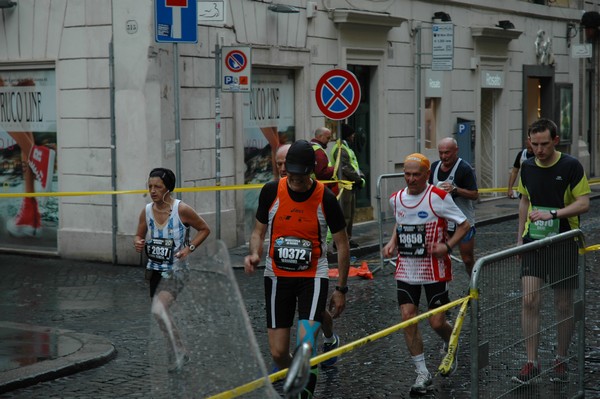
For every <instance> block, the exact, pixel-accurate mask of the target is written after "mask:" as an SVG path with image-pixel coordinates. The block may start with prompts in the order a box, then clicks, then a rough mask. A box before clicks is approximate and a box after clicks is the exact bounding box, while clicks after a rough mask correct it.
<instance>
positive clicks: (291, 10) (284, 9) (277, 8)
mask: <svg viewBox="0 0 600 399" xmlns="http://www.w3.org/2000/svg"><path fill="white" fill-rule="evenodd" d="M267 8H268V9H269V11H273V12H279V13H285V14H295V13H299V12H300V10H299V9H297V8H296V7H294V6H288V5H287V4H271V5H269V7H267Z"/></svg>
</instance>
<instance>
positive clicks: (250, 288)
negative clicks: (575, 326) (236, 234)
mask: <svg viewBox="0 0 600 399" xmlns="http://www.w3.org/2000/svg"><path fill="white" fill-rule="evenodd" d="M598 208H599V207H598V206H597V203H596V201H593V202H592V210H591V211H590V213H589V214H587V215H585V217H584V218H583V221H584V222H583V230H584V232H585V233H586V239H587V245H592V244H595V243H600V209H598ZM516 223H517V221H516V220H515V219H513V220H508V221H504V222H500V223H496V224H492V225H487V226H481V227H479V228H478V232H477V245H476V255H477V256H482V255H485V254H489V253H491V252H493V251H498V250H501V249H505V248H508V247H510V246H512V245H514V242H515V238H516ZM0 259H1V264H2V266H1V267H2V270H3V272H4V273H3V275H4V277H3V279H2V280H1V282H0V288H1V292H2V304H1V305H0V306H1V309H2V311H1V314H2V321H11V322H18V323H29V324H33V325H39V326H49V327H56V328H63V329H69V330H73V331H77V332H82V333H88V334H95V335H99V336H103V337H104V338H106V339H108V340H110V341H111V342H112V343H113V344H114V346H115V347H116V350H117V352H118V353H117V356H116V357H115V358H114V359H113V360H111V361H109V362H108V363H106V364H105V365H103V366H100V367H97V368H94V369H90V370H86V371H82V372H79V373H75V374H73V375H70V376H67V377H63V378H59V379H56V380H52V381H48V382H44V383H40V384H37V385H33V386H29V387H25V388H21V389H17V390H14V391H11V392H7V393H5V394H4V395H3V396H2V397H3V398H27V399H30V398H84V397H85V398H115V397H127V398H135V397H151V394H150V387H151V384H152V381H153V380H155V379H156V377H157V376H155V375H154V374H153V373H154V372H153V369H152V368H151V367H150V365H149V364H150V360H149V353H151V352H150V351H149V348H148V335H149V333H148V332H149V330H150V329H151V325H152V323H153V321H152V320H151V317H150V314H149V298H148V294H147V287H146V283H145V281H144V272H143V270H142V269H141V268H136V267H127V266H114V265H109V264H95V263H90V262H76V261H69V260H61V259H52V258H47V257H44V258H42V257H40V258H35V257H21V256H16V255H7V254H3V255H0ZM364 259H365V260H367V261H369V262H370V263H372V264H376V263H377V261H378V259H379V255H378V253H372V254H368V255H366V256H365V257H364ZM362 260H363V258H359V259H357V261H356V263H358V264H360V262H361V261H362ZM358 264H356V265H358ZM597 265H598V255H597V254H596V253H592V254H590V255H589V256H588V257H587V283H586V286H587V287H588V288H587V291H586V292H587V298H586V301H587V308H586V318H587V323H586V376H585V381H586V382H585V388H586V397H590V398H592V397H599V396H600V382H599V380H600V379H599V378H598V374H599V373H600V338H599V336H600V333H599V332H600V321H599V318H600V305H598V303H599V301H598V299H599V295H598V293H599V290H600V288H598V287H600V271H599V270H598V267H597ZM391 272H392V267H391V266H387V267H386V268H384V269H383V270H381V271H379V272H377V273H376V274H375V278H374V279H373V280H364V279H359V278H353V279H350V283H349V286H350V292H349V294H348V301H349V303H348V306H347V309H346V312H345V313H344V314H343V315H342V317H341V318H340V319H338V320H336V321H335V330H336V332H337V333H338V334H339V335H340V337H341V340H342V343H343V344H346V343H349V342H351V341H353V340H356V339H359V338H362V337H364V336H367V335H369V334H373V333H375V332H377V331H379V330H381V329H384V328H386V327H390V326H392V325H394V324H396V323H398V322H399V321H400V314H399V311H398V306H397V300H396V292H395V291H396V290H395V283H394V280H393V276H392V274H391ZM234 273H235V276H236V278H237V281H238V284H239V287H240V291H241V293H242V296H243V298H244V301H245V305H246V309H247V312H248V315H249V317H250V320H251V321H252V327H253V330H254V334H255V336H256V337H257V341H258V345H259V348H260V351H261V352H262V353H263V356H264V358H265V363H266V365H267V369H269V368H270V367H271V360H270V357H269V356H268V349H267V340H266V336H267V334H266V327H265V323H264V317H265V316H264V297H263V283H262V273H256V274H255V275H253V276H246V275H244V274H243V271H242V270H240V269H239V268H238V269H235V271H234ZM467 287H468V282H467V279H466V273H465V272H464V268H463V267H462V265H458V267H457V268H456V269H455V280H454V282H453V283H452V285H451V296H452V299H456V298H458V297H460V296H462V295H463V294H464V293H465V292H466V289H467ZM455 317H456V311H452V316H451V319H452V320H453V319H454V318H455ZM515 317H519V315H518V313H516V314H515ZM151 322H152V323H151ZM468 324H469V323H468V317H467V319H466V320H465V325H464V326H463V334H462V336H461V346H462V347H463V348H464V349H467V348H468V328H469V327H468ZM421 326H422V328H421V331H422V333H423V336H424V341H425V350H426V356H427V364H428V367H429V369H430V370H436V369H437V366H438V365H439V361H440V360H441V356H440V354H439V350H440V347H441V342H440V340H439V338H437V336H432V333H431V329H430V328H429V326H428V325H427V322H422V324H421ZM189 333H190V334H202V333H206V332H202V331H200V332H195V331H194V332H189ZM458 362H459V368H458V372H457V373H456V374H454V375H453V376H451V377H450V378H447V379H442V378H441V377H436V378H435V379H434V385H435V389H434V390H433V391H432V392H431V394H429V395H428V397H435V398H468V397H469V395H470V382H469V381H470V378H469V361H468V354H467V353H460V352H459V357H458ZM414 378H415V373H414V370H413V366H412V363H411V362H410V358H409V355H408V352H407V350H406V346H405V343H404V339H403V337H402V334H401V332H398V333H395V334H392V335H391V336H389V337H386V338H383V339H380V340H378V341H376V342H373V343H370V344H367V345H365V346H362V347H360V348H358V349H357V350H355V351H353V352H351V353H348V354H344V355H343V356H342V358H341V359H340V360H339V361H338V363H337V365H336V367H334V368H331V369H328V370H326V371H322V372H321V373H320V377H319V383H318V388H317V392H316V393H317V395H316V396H317V397H319V398H373V399H375V398H386V397H390V398H405V397H409V394H408V391H409V387H410V385H411V384H412V383H413V382H414ZM507 383H510V382H507ZM514 397H520V396H518V395H517V396H514ZM528 397H529V396H528ZM556 397H559V396H556Z"/></svg>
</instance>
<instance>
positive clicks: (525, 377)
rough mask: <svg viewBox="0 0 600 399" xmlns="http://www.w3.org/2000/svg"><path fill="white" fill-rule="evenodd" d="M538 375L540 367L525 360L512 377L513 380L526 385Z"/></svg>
mask: <svg viewBox="0 0 600 399" xmlns="http://www.w3.org/2000/svg"><path fill="white" fill-rule="evenodd" d="M538 375H540V369H539V368H538V367H537V366H536V365H535V364H533V363H532V362H527V363H525V365H524V366H523V368H522V369H521V371H520V372H519V374H517V375H516V376H514V377H513V378H512V380H513V381H514V382H518V383H519V384H523V385H527V384H529V383H530V382H531V381H533V380H535V379H536V378H537V376H538Z"/></svg>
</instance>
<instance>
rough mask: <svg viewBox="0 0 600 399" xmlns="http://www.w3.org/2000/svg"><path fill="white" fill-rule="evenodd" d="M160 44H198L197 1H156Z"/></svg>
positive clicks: (157, 39)
mask: <svg viewBox="0 0 600 399" xmlns="http://www.w3.org/2000/svg"><path fill="white" fill-rule="evenodd" d="M154 4H155V18H154V19H155V29H156V41H157V42H158V43H198V2H197V1H196V0H154Z"/></svg>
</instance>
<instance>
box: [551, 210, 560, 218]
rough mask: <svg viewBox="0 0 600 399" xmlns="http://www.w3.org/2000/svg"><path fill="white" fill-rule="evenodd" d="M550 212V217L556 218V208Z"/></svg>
mask: <svg viewBox="0 0 600 399" xmlns="http://www.w3.org/2000/svg"><path fill="white" fill-rule="evenodd" d="M550 214H551V215H552V219H556V218H558V211H557V210H556V209H552V210H551V211H550Z"/></svg>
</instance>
